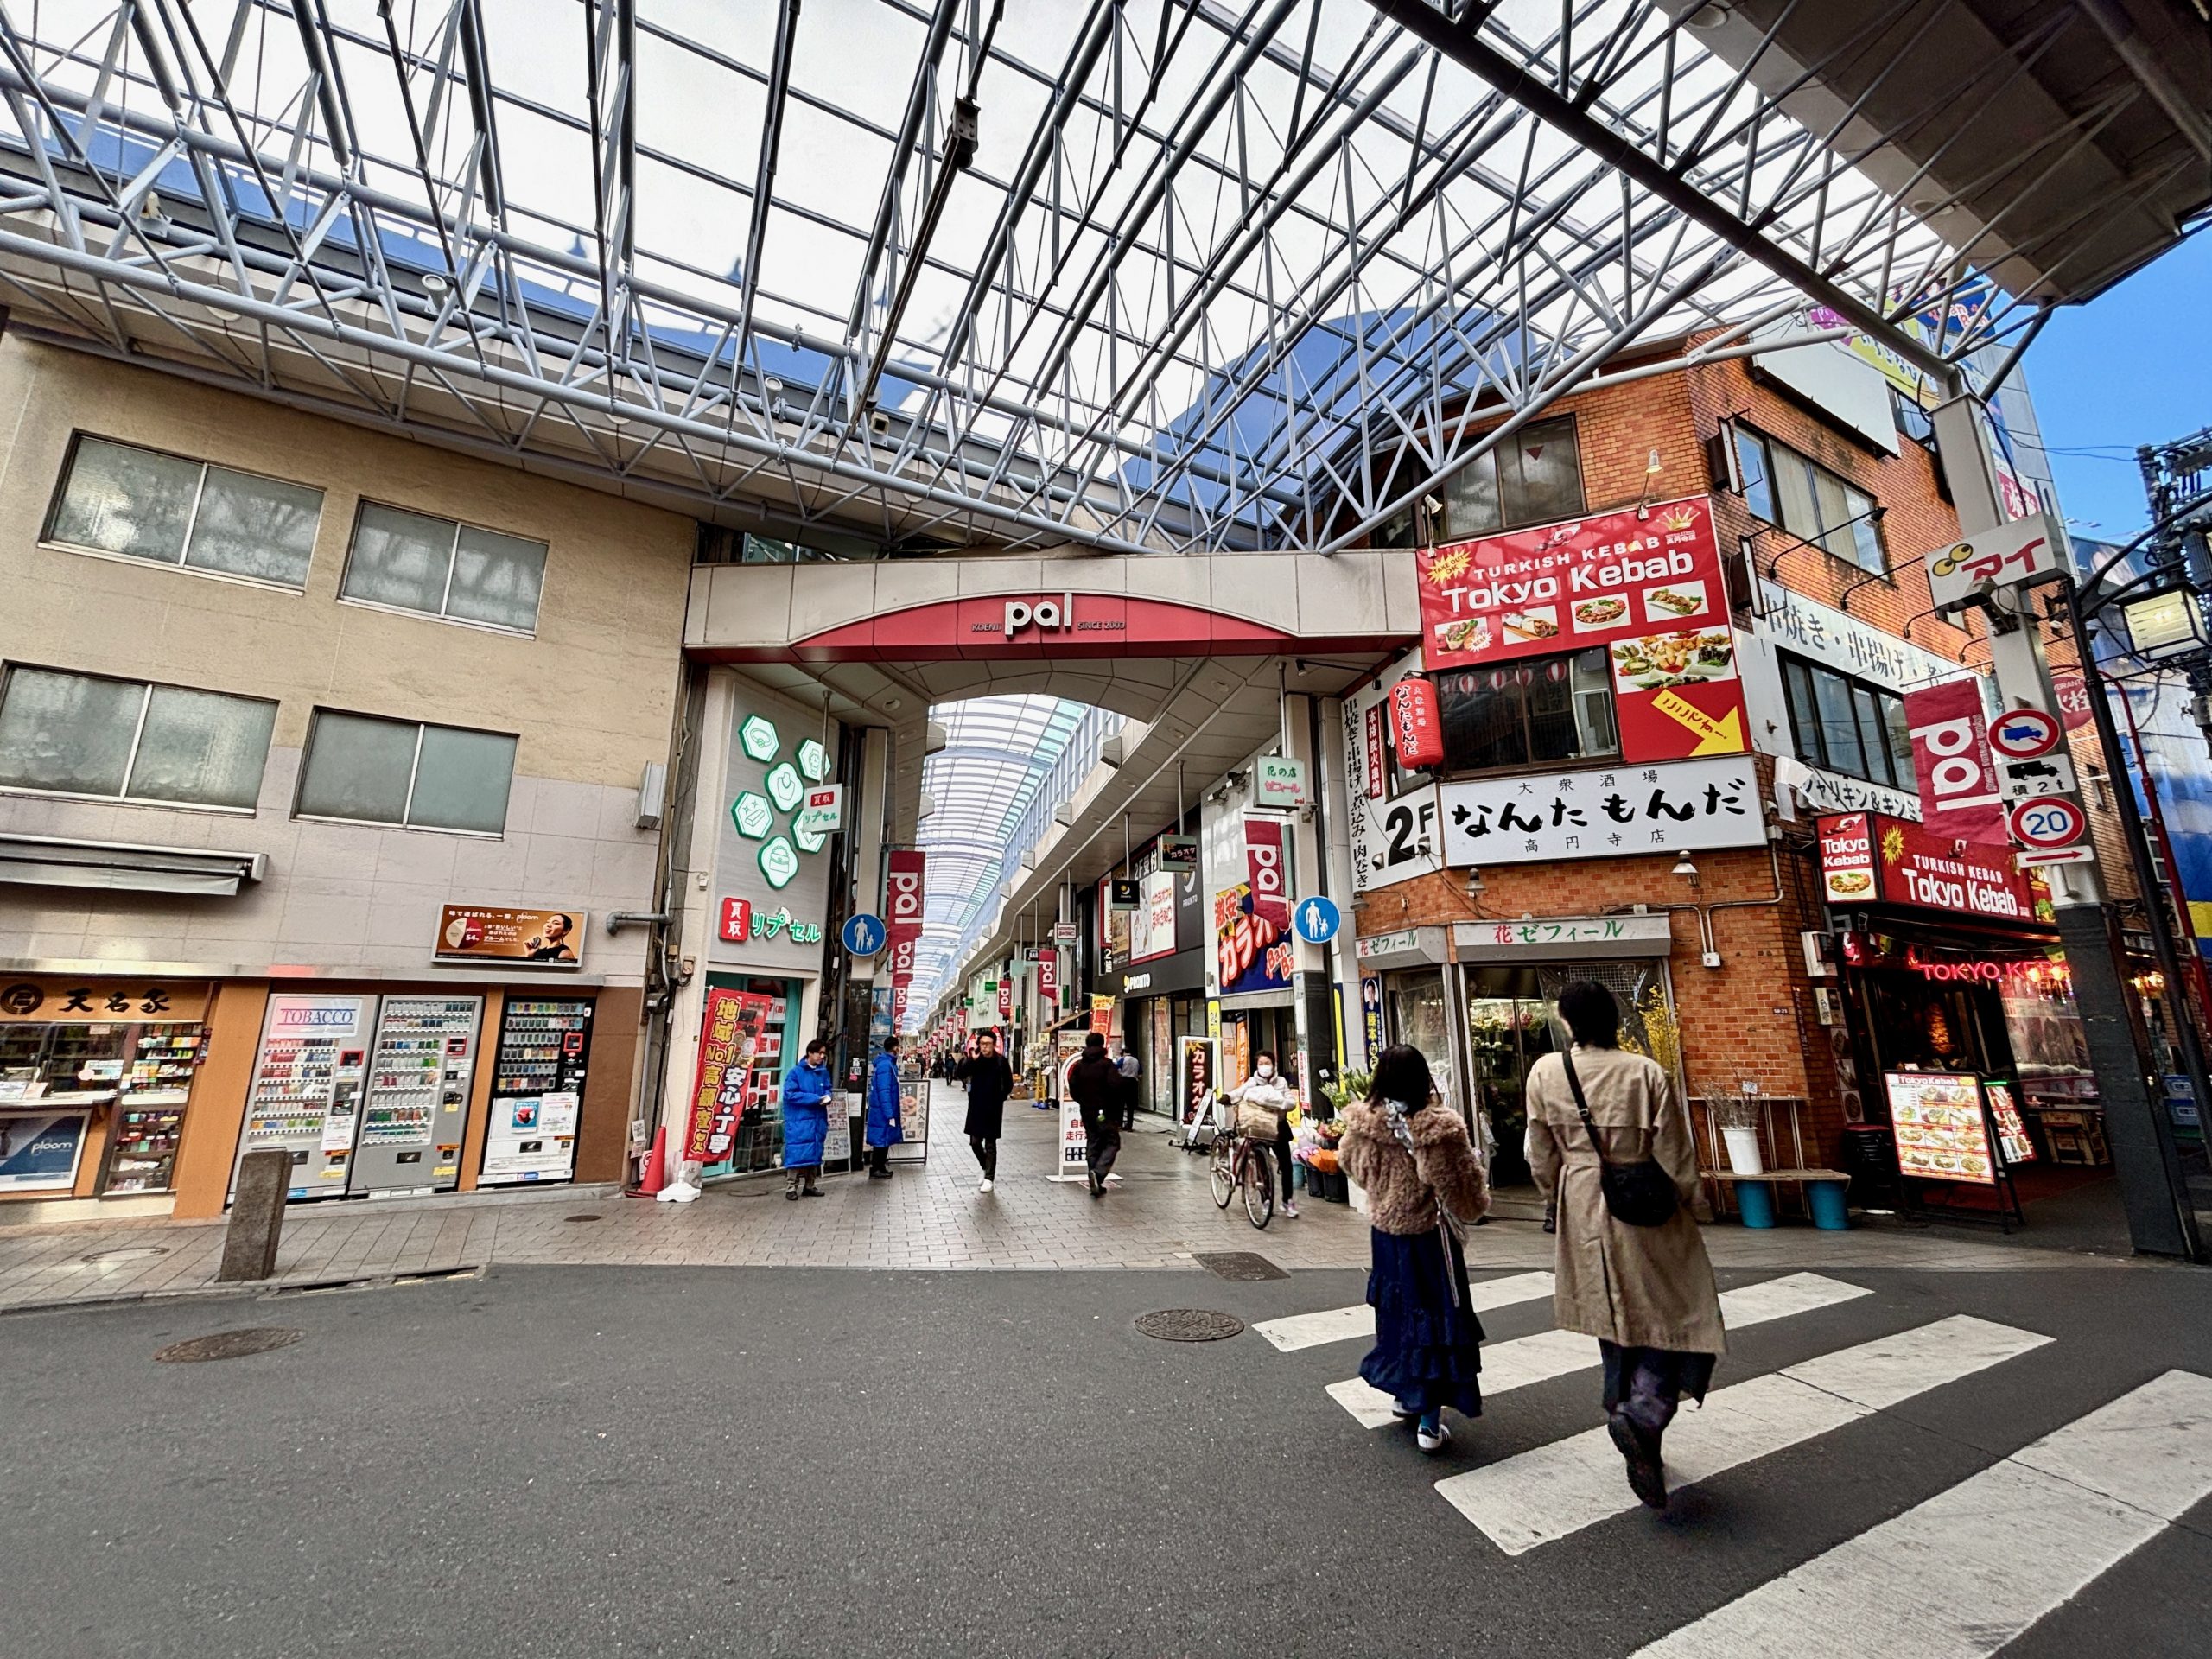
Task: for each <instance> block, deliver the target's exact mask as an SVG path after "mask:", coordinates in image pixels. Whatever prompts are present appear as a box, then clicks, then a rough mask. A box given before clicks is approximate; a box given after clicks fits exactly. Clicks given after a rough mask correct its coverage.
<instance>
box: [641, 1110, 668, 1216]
mask: <svg viewBox="0 0 2212 1659" xmlns="http://www.w3.org/2000/svg"><path fill="white" fill-rule="evenodd" d="M667 1154H668V1125H667V1124H665V1123H664V1124H662V1125H661V1126H660V1127H659V1128H657V1129H655V1130H654V1131H653V1144H652V1151H650V1152H648V1153H646V1154H645V1169H644V1170H643V1171H642V1172H641V1173H640V1174H639V1180H638V1185H637V1189H636V1190H637V1196H638V1197H639V1198H658V1196H659V1194H660V1190H661V1188H663V1187H664V1186H666V1185H668V1174H667V1170H668V1156H667Z"/></svg>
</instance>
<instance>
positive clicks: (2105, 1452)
mask: <svg viewBox="0 0 2212 1659" xmlns="http://www.w3.org/2000/svg"><path fill="white" fill-rule="evenodd" d="M1715 1398H1716V1400H1717V1399H1718V1398H1719V1396H1718V1395H1716V1396H1715ZM1672 1452H1673V1447H1672V1446H1669V1457H1670V1460H1671V1454H1672ZM2208 1496H2212V1379H2208V1378H2205V1377H2202V1376H2196V1375H2195V1374H2194V1373H2192V1372H2188V1371H2168V1372H2167V1373H2166V1374H2165V1375H2164V1376H2160V1377H2158V1378H2156V1379H2155V1380H2153V1381H2152V1382H2150V1383H2145V1384H2144V1385H2143V1386H2142V1387H2141V1388H2139V1389H2134V1390H2133V1392H2131V1393H2128V1394H2125V1395H2121V1396H2120V1398H2119V1399H2117V1400H2115V1401H2113V1402H2112V1403H2111V1404H2109V1405H2107V1406H2104V1407H2101V1408H2099V1409H2097V1410H2095V1411H2093V1412H2091V1413H2089V1414H2088V1415H2087V1416H2086V1417H2082V1418H2078V1419H2076V1420H2075V1421H2073V1422H2071V1423H2069V1424H2067V1425H2066V1426H2065V1427H2063V1428H2060V1429H2058V1430H2056V1432H2055V1433H2050V1434H2049V1435H2046V1436H2045V1437H2044V1439H2042V1440H2037V1442H2036V1443H2035V1444H2034V1445H2033V1446H2028V1447H2027V1448H2026V1449H2024V1451H2020V1452H2015V1453H2014V1454H2013V1455H2012V1456H2011V1457H2009V1458H2006V1459H2004V1460H2003V1461H2001V1462H1999V1463H1997V1464H1994V1465H1992V1466H1991V1467H1989V1468H1987V1469H1985V1470H1984V1471H1981V1473H1980V1474H1978V1475H1974V1476H1973V1477H1971V1478H1968V1479H1966V1480H1963V1481H1961V1482H1960V1483H1959V1484H1957V1485H1955V1486H1954V1487H1952V1488H1950V1489H1949V1490H1948V1491H1944V1492H1941V1493H1938V1494H1937V1495H1936V1497H1932V1498H1930V1499H1929V1500H1928V1502H1926V1503H1922V1504H1920V1505H1918V1506H1917V1507H1916V1508H1914V1509H1910V1510H1906V1511H1905V1512H1904V1514H1903V1515H1900V1516H1897V1517H1896V1518H1895V1519H1893V1520H1890V1521H1885V1522H1883V1523H1882V1524H1881V1525H1879V1526H1878V1527H1874V1528H1872V1529H1870V1530H1868V1531H1866V1532H1864V1533H1861V1534H1860V1535H1859V1536H1857V1537H1855V1538H1853V1539H1851V1540H1849V1541H1847V1542H1845V1543H1842V1544H1839V1545H1837V1546H1836V1547H1835V1548H1834V1549H1831V1550H1829V1551H1828V1552H1827V1554H1824V1555H1821V1556H1818V1557H1816V1558H1815V1559H1814V1560H1810V1561H1808V1562H1807V1563H1806V1564H1805V1565H1804V1566H1802V1567H1798V1568H1797V1569H1796V1571H1795V1572H1792V1573H1786V1574H1784V1575H1783V1577H1781V1578H1779V1579H1777V1580H1772V1581H1771V1582H1770V1583H1767V1584H1764V1585H1762V1586H1759V1587H1758V1589H1756V1590H1753V1591H1751V1592H1750V1593H1748V1594H1746V1595H1745V1596H1742V1597H1739V1598H1738V1599H1736V1600H1734V1601H1732V1602H1730V1603H1729V1604H1728V1605H1726V1606H1725V1607H1722V1608H1720V1609H1719V1611H1715V1612H1713V1613H1709V1614H1707V1616H1706V1617H1705V1618H1700V1619H1699V1620H1697V1621H1695V1622H1694V1623H1693V1624H1687V1625H1684V1626H1683V1627H1682V1628H1681V1629H1680V1630H1675V1631H1674V1632H1672V1633H1671V1634H1670V1635H1669V1636H1667V1637H1663V1638H1662V1639H1661V1640H1660V1641H1658V1642H1656V1643H1652V1644H1651V1645H1650V1646H1649V1647H1647V1648H1645V1649H1643V1653H1642V1655H1641V1656H1639V1659H1767V1656H1770V1655H1774V1654H1781V1653H1789V1652H1793V1651H1794V1652H1800V1653H1806V1652H1825V1651H1833V1650H1834V1646H1835V1642H1836V1635H1837V1632H1838V1631H1841V1630H1848V1631H1849V1632H1850V1641H1851V1643H1852V1646H1853V1648H1854V1649H1857V1650H1859V1651H1862V1652H1866V1653H1879V1654H1882V1655H1884V1656H1885V1659H1986V1656H1988V1655H1992V1654H1994V1653H1996V1652H1997V1651H1998V1649H2000V1648H2002V1647H2004V1646H2005V1643H2008V1642H2011V1641H2012V1640H2013V1639H2014V1638H2015V1637H2018V1635H2019V1634H2020V1633H2021V1632H2022V1631H2024V1630H2027V1629H2028V1628H2029V1627H2030V1626H2031V1625H2032V1624H2035V1623H2036V1621H2037V1620H2038V1619H2040V1618H2044V1616H2045V1615H2047V1614H2049V1613H2050V1612H2051V1611H2053V1610H2054V1609H2056V1608H2058V1607H2060V1606H2063V1605H2065V1603H2066V1602H2068V1601H2069V1600H2070V1599H2072V1598H2073V1597H2075V1595H2077V1594H2079V1593H2080V1592H2081V1591H2082V1589H2083V1588H2085V1587H2086V1586H2088V1584H2089V1583H2090V1582H2091V1581H2092V1580H2094V1579H2095V1578H2096V1577H2097V1576H2098V1575H2099V1574H2100V1573H2105V1572H2107V1571H2109V1570H2110V1569H2111V1568H2112V1567H2113V1566H2114V1565H2115V1564H2116V1563H2118V1562H2119V1561H2120V1560H2124V1559H2125V1558H2126V1556H2127V1555H2129V1554H2131V1553H2133V1551H2135V1550H2137V1549H2139V1548H2142V1547H2143V1546H2144V1545H2145V1544H2146V1543H2148V1542H2150V1541H2151V1540H2152V1538H2154V1537H2156V1536H2157V1535H2158V1533H2159V1531H2160V1530H2161V1529H2163V1528H2164V1527H2165V1526H2166V1525H2167V1524H2169V1523H2170V1522H2173V1521H2176V1520H2177V1519H2179V1518H2180V1516H2182V1515H2183V1514H2184V1513H2185V1512H2187V1510H2189V1509H2190V1507H2191V1506H2192V1505H2194V1504H2196V1503H2201V1502H2202V1501H2203V1499H2204V1498H2205V1497H2208Z"/></svg>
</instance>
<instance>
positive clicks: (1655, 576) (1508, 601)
mask: <svg viewBox="0 0 2212 1659" xmlns="http://www.w3.org/2000/svg"><path fill="white" fill-rule="evenodd" d="M1415 569H1416V571H1417V573H1418V575H1417V581H1418V583H1419V587H1420V594H1421V650H1422V653H1423V658H1424V661H1425V664H1426V666H1427V668H1428V670H1429V671H1431V672H1432V673H1433V672H1436V671H1440V670H1444V669H1451V668H1471V667H1475V666H1478V665H1488V664H1497V663H1506V662H1512V661H1516V660H1517V659H1520V658H1529V657H1548V656H1554V655H1556V654H1558V653H1560V652H1572V651H1576V650H1580V649H1581V648H1583V647H1585V646H1589V645H1602V646H1604V647H1605V649H1606V652H1607V656H1608V658H1609V660H1610V663H1611V672H1612V678H1613V690H1614V693H1615V706H1616V709H1617V712H1618V718H1619V722H1620V741H1621V758H1622V760H1624V761H1628V762H1637V761H1645V760H1687V759H1688V758H1690V757H1692V756H1694V755H1714V754H1741V753H1745V750H1746V749H1747V748H1748V747H1749V744H1748V742H1747V741H1746V738H1745V714H1744V691H1743V684H1742V682H1741V680H1740V679H1739V678H1738V673H1737V666H1736V639H1735V633H1734V631H1733V630H1732V627H1731V626H1730V625H1729V620H1728V597H1727V594H1728V589H1727V582H1726V577H1725V576H1724V575H1723V574H1722V572H1721V568H1720V552H1719V543H1718V542H1717V541H1716V540H1715V538H1714V535H1713V503H1712V501H1711V499H1709V498H1707V497H1706V496H1701V495H1697V496H1686V497H1684V498H1682V499H1680V500H1675V501H1662V502H1659V503H1656V505H1650V506H1647V507H1642V508H1635V509H1630V510H1629V511H1626V512H1606V513H1598V514H1595V515H1593V516H1592V517H1589V518H1579V519H1575V520H1573V521H1572V522H1570V523H1567V524H1546V525H1541V526H1539V527H1536V528H1534V529H1530V530H1518V531H1510V532H1509V533H1508V534H1505V535H1503V536H1490V537H1483V538H1482V539H1480V540H1478V541H1471V542H1459V543H1452V544H1451V545H1449V546H1445V547H1437V548H1429V549H1425V550H1422V551H1421V552H1420V553H1419V554H1418V555H1416V557H1415Z"/></svg>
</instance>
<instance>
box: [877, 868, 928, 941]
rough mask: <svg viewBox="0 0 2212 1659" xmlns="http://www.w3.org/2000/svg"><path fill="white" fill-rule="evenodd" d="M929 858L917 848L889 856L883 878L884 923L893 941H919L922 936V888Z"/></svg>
mask: <svg viewBox="0 0 2212 1659" xmlns="http://www.w3.org/2000/svg"><path fill="white" fill-rule="evenodd" d="M928 861H929V855H928V854H927V853H925V852H923V851H921V850H920V849H918V848H901V849H897V850H895V851H893V853H891V854H890V855H889V858H888V861H887V870H886V874H885V875H884V881H883V887H884V895H885V899H884V909H885V911H886V912H887V914H886V915H885V917H884V920H885V921H886V922H887V924H889V925H890V929H891V940H892V943H893V944H897V943H898V942H899V940H900V939H916V938H920V937H921V934H922V887H923V879H924V873H925V868H926V867H927V865H928Z"/></svg>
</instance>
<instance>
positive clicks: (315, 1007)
mask: <svg viewBox="0 0 2212 1659" xmlns="http://www.w3.org/2000/svg"><path fill="white" fill-rule="evenodd" d="M376 1006H377V999H376V998H374V997H373V996H293V995H282V996H272V997H270V999H269V1013H268V1015H267V1017H266V1018H265V1019H264V1021H263V1023H262V1027H261V1048H260V1052H258V1053H257V1054H256V1055H255V1056H254V1062H253V1084H252V1088H251V1092H250V1093H249V1094H248V1095H247V1096H246V1106H245V1128H244V1130H243V1131H242V1132H241V1133H240V1135H239V1136H238V1156H239V1158H240V1159H241V1160H242V1159H244V1158H245V1154H247V1153H249V1152H259V1151H261V1150H263V1149H264V1148H265V1147H277V1148H278V1149H279V1150H281V1151H283V1152H286V1153H289V1154H290V1155H291V1160H292V1178H291V1183H290V1186H289V1189H288V1191H287V1192H286V1196H287V1197H288V1198H294V1199H300V1198H342V1197H344V1196H345V1193H346V1177H347V1175H348V1174H349V1173H350V1170H351V1166H352V1162H353V1141H354V1136H355V1132H356V1129H357V1128H358V1127H359V1112H360V1105H361V1086H362V1083H363V1081H364V1079H365V1077H366V1076H367V1073H368V1067H369V1029H370V1027H371V1025H372V1022H373V1020H374V1017H375V1013H376ZM231 1178H232V1189H233V1191H235V1190H236V1185H237V1179H238V1170H237V1166H235V1165H233V1166H232V1172H231Z"/></svg>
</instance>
